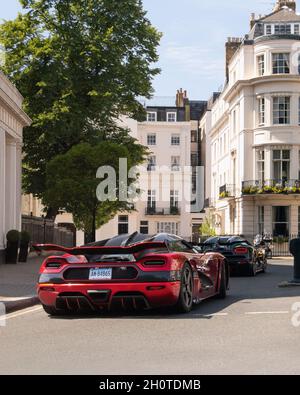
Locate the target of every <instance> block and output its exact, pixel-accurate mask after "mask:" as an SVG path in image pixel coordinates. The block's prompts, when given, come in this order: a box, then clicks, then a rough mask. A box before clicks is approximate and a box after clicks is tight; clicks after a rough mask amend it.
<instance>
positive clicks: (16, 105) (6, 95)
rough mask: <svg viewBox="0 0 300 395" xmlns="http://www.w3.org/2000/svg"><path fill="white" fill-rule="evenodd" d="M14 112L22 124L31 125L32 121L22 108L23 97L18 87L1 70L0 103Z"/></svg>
mask: <svg viewBox="0 0 300 395" xmlns="http://www.w3.org/2000/svg"><path fill="white" fill-rule="evenodd" d="M1 102H2V105H4V106H5V107H8V109H9V110H10V111H11V112H13V114H14V115H15V117H16V118H17V119H18V121H19V122H20V123H21V124H22V126H29V125H31V123H32V121H31V119H30V118H29V117H28V115H27V114H26V113H25V112H24V111H23V110H22V103H23V97H22V95H21V94H20V92H19V91H18V89H17V88H16V87H15V86H14V85H13V84H12V83H11V82H10V81H9V79H8V78H7V77H6V76H5V75H4V74H3V72H2V71H0V103H1Z"/></svg>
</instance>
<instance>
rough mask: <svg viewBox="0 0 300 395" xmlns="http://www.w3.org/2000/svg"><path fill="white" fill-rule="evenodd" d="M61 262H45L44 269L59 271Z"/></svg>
mask: <svg viewBox="0 0 300 395" xmlns="http://www.w3.org/2000/svg"><path fill="white" fill-rule="evenodd" d="M61 265H62V263H61V262H47V263H46V267H47V268H48V269H59V268H60V267H61Z"/></svg>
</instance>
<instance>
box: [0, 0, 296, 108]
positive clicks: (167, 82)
mask: <svg viewBox="0 0 300 395" xmlns="http://www.w3.org/2000/svg"><path fill="white" fill-rule="evenodd" d="M120 1H122V0H120ZM275 2H276V0H273V1H272V0H227V1H226V0H143V3H144V8H145V10H147V12H148V18H149V19H150V20H151V22H152V24H153V25H154V26H155V27H156V28H157V29H158V30H159V31H160V32H162V33H163V38H162V40H161V45H160V48H159V54H160V60H159V64H158V66H159V67H160V68H161V74H160V75H159V76H157V77H156V78H155V80H154V82H153V85H154V89H155V95H156V96H166V97H167V96H175V93H176V90H177V89H179V88H183V89H185V90H187V91H188V96H189V98H190V99H194V100H196V99H198V100H207V99H208V98H209V97H210V96H211V94H212V92H213V91H217V90H218V89H219V88H220V86H222V84H223V83H224V78H225V42H226V40H227V37H240V36H243V35H245V34H247V33H248V31H249V20H250V14H251V13H252V12H255V13H256V14H268V13H270V12H272V9H273V6H274V3H275ZM299 3H300V1H299V0H298V6H299V7H300V4H299ZM20 10H21V7H20V5H19V1H18V0H9V1H8V0H0V19H13V18H15V16H16V15H17V13H18V11H20ZM299 10H300V8H299Z"/></svg>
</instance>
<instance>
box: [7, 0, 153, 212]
mask: <svg viewBox="0 0 300 395" xmlns="http://www.w3.org/2000/svg"><path fill="white" fill-rule="evenodd" d="M20 2H21V4H22V6H23V12H22V14H19V15H18V16H17V18H16V19H15V20H13V21H6V22H4V23H3V24H2V25H1V27H0V43H1V44H2V45H3V46H4V48H5V51H6V56H5V65H4V67H3V69H4V72H5V73H6V74H7V75H8V76H9V77H10V78H11V80H12V81H13V82H14V83H15V84H16V86H17V88H18V89H19V90H20V91H21V93H22V95H23V96H24V98H25V101H24V109H25V111H26V112H27V113H28V115H29V116H30V117H31V118H32V120H33V123H32V125H31V126H30V127H28V128H26V129H25V131H24V188H25V191H26V192H28V193H33V194H34V195H35V196H37V197H39V198H42V199H44V198H45V195H46V194H47V186H46V181H45V180H46V168H47V164H48V163H49V162H50V161H51V160H52V159H53V158H55V157H56V156H57V155H59V154H64V153H66V152H68V151H69V150H70V148H72V147H73V146H74V145H76V144H80V143H82V142H90V143H92V144H97V143H98V142H99V141H104V140H112V141H116V140H117V141H118V142H119V143H124V144H125V145H126V148H127V150H128V151H135V150H136V145H135V144H134V143H133V141H132V139H131V140H130V139H129V138H128V136H127V131H126V130H125V131H124V130H121V128H120V127H118V126H117V125H118V123H117V119H118V118H119V117H120V116H121V115H123V114H124V115H127V116H129V117H133V118H135V119H139V118H140V117H141V116H142V115H143V109H142V106H141V105H140V103H139V102H138V101H137V97H138V96H145V97H149V96H150V95H151V94H152V87H151V84H152V79H153V78H154V76H155V75H156V74H157V73H158V72H159V69H157V68H155V67H154V66H153V64H154V63H155V62H156V61H157V60H158V55H157V46H158V44H159V41H160V33H158V32H157V31H156V29H155V28H154V27H153V26H152V25H151V23H150V21H149V20H148V19H147V17H146V13H145V11H144V10H143V6H142V1H141V0H122V1H120V0H20ZM135 155H136V159H137V160H138V161H140V159H141V157H140V156H139V155H140V151H139V150H136V154H135ZM107 159H109V158H107ZM60 160H61V159H60ZM46 200H47V201H48V202H49V204H50V205H53V203H52V202H51V201H50V200H49V194H47V199H44V202H45V201H46Z"/></svg>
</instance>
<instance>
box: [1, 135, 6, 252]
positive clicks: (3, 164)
mask: <svg viewBox="0 0 300 395" xmlns="http://www.w3.org/2000/svg"><path fill="white" fill-rule="evenodd" d="M5 145H6V143H5V132H4V130H2V129H0V250H1V249H3V247H4V246H5V239H6V238H5V174H6V172H5V157H6V153H5Z"/></svg>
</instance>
